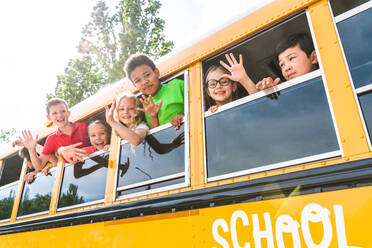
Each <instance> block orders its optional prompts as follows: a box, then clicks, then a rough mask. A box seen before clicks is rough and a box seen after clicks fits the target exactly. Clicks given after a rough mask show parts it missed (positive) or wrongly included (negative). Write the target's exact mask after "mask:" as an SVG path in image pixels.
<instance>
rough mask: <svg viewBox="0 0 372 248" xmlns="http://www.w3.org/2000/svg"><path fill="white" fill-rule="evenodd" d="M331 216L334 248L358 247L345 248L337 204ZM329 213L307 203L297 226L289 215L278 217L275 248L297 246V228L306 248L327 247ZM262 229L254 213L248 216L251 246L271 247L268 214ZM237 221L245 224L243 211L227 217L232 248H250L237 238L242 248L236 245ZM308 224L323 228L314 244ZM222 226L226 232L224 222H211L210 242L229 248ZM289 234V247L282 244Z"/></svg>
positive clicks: (265, 214)
mask: <svg viewBox="0 0 372 248" xmlns="http://www.w3.org/2000/svg"><path fill="white" fill-rule="evenodd" d="M333 209H334V214H335V226H336V232H335V233H336V236H337V237H336V238H337V242H338V248H361V247H356V246H349V245H348V243H347V238H346V228H345V221H344V214H343V208H342V206H341V205H335V206H333ZM330 214H331V213H330V211H329V210H328V209H327V208H323V207H322V206H321V205H319V204H317V203H309V204H307V205H306V206H305V207H304V208H303V210H302V213H301V226H300V224H299V222H298V221H296V220H294V219H293V218H292V217H291V216H289V215H286V214H283V215H280V216H278V218H277V219H276V222H275V237H276V242H277V244H276V245H277V247H278V248H285V247H294V248H300V247H301V239H300V232H299V228H300V227H301V230H302V236H303V239H304V241H305V243H306V246H307V247H309V248H327V247H329V246H330V244H331V242H332V239H333V235H334V232H333V230H332V223H331V219H330V217H329V216H330ZM263 217H264V222H265V228H264V229H263V230H261V229H260V223H259V218H258V214H252V225H253V232H252V236H253V239H254V247H255V248H260V247H261V244H262V242H263V239H265V240H266V242H267V247H269V248H274V247H275V244H274V238H273V230H272V223H271V217H270V214H269V213H264V214H263ZM238 219H240V220H241V222H240V221H239V223H242V225H243V226H248V225H249V220H248V215H247V214H246V213H245V212H244V211H243V210H236V211H235V212H234V213H233V214H232V216H231V218H230V228H231V240H232V243H233V247H234V248H251V244H250V243H249V242H247V241H246V239H247V238H246V237H245V240H244V239H243V237H240V243H243V242H244V241H245V242H244V245H243V247H241V246H240V244H239V235H238V233H237V225H238ZM310 223H321V224H322V225H323V236H322V240H321V241H320V243H318V244H316V243H315V242H314V240H313V237H312V236H311V231H310ZM219 227H222V230H223V232H225V233H227V232H229V226H228V224H227V222H226V221H225V220H224V219H217V220H215V221H214V222H213V227H212V234H213V238H214V240H215V241H216V242H217V243H218V244H220V245H221V246H222V247H223V248H230V246H229V242H228V241H227V240H226V239H224V238H223V237H222V236H221V235H220V234H219V233H218V228H219ZM284 233H286V234H290V235H291V236H292V243H293V245H288V244H285V243H284V239H283V234H284ZM213 248H220V246H218V247H217V246H214V247H213Z"/></svg>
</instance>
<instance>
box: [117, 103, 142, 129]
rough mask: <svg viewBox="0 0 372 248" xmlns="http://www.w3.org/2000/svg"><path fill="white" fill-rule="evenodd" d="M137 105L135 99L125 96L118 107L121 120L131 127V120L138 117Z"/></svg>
mask: <svg viewBox="0 0 372 248" xmlns="http://www.w3.org/2000/svg"><path fill="white" fill-rule="evenodd" d="M136 107H137V106H136V100H135V99H133V98H128V97H123V98H122V99H121V100H120V102H119V104H118V107H117V113H118V118H119V121H120V122H122V123H123V124H124V125H126V126H127V127H129V124H130V122H131V120H132V119H133V118H134V117H136V114H137V110H136Z"/></svg>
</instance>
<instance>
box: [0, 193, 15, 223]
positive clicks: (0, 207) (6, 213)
mask: <svg viewBox="0 0 372 248" xmlns="http://www.w3.org/2000/svg"><path fill="white" fill-rule="evenodd" d="M14 195H15V192H14V191H13V190H11V191H10V192H9V196H8V197H7V198H4V199H1V200H0V220H4V219H8V218H10V215H11V214H12V209H13V202H14Z"/></svg>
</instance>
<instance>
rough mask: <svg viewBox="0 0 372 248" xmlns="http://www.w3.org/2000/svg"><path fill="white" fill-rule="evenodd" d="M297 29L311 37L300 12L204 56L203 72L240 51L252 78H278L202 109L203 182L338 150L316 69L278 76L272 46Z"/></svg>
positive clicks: (307, 25)
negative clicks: (215, 106)
mask: <svg viewBox="0 0 372 248" xmlns="http://www.w3.org/2000/svg"><path fill="white" fill-rule="evenodd" d="M299 32H305V33H307V34H309V36H310V37H311V35H310V34H311V32H310V28H309V24H308V21H307V17H306V14H305V13H304V12H303V13H299V14H297V15H295V16H293V17H291V18H289V19H287V20H285V21H283V22H282V23H280V24H277V25H275V26H273V27H270V28H269V29H268V30H266V31H264V32H262V33H259V34H256V35H253V36H252V37H249V38H248V39H246V40H245V41H243V42H241V43H239V44H236V45H234V46H232V47H230V48H229V49H227V50H226V51H223V52H221V53H219V54H217V55H215V56H212V57H211V58H209V59H206V61H204V63H203V72H204V71H206V70H207V69H208V67H209V66H211V65H212V64H217V63H219V61H220V60H225V58H224V55H225V54H226V53H233V54H235V56H237V55H238V54H242V55H243V58H244V67H245V69H246V71H247V74H248V75H249V76H250V77H251V79H252V80H253V81H254V82H257V81H259V80H261V79H262V78H264V77H268V76H270V77H272V78H276V77H280V78H281V83H280V84H279V85H278V86H276V89H275V90H274V89H269V90H267V91H261V92H258V93H255V94H252V95H249V96H246V97H243V98H240V99H238V100H236V101H233V102H230V103H227V104H225V105H223V106H220V107H219V108H218V110H219V111H218V112H216V113H211V112H206V113H205V141H206V142H205V143H206V149H205V150H206V171H207V181H215V180H220V179H224V178H228V177H236V176H240V175H245V174H249V173H254V172H258V171H264V170H270V169H275V168H280V167H284V166H289V165H293V164H299V163H304V162H309V161H314V160H320V159H324V158H329V157H334V156H340V155H341V151H340V145H339V138H338V136H337V133H336V129H335V126H334V119H333V116H332V113H331V110H330V106H329V99H328V97H327V93H326V87H325V86H324V81H323V77H322V70H321V69H318V70H315V71H312V72H310V73H306V74H304V75H301V76H298V77H295V78H292V79H290V80H289V81H287V82H285V81H284V79H283V77H282V75H281V69H280V68H279V66H278V62H277V58H276V54H275V46H276V44H278V43H279V42H280V41H281V40H283V39H285V38H286V37H288V36H289V35H292V34H295V33H299ZM273 44H274V45H273ZM279 90H280V91H279ZM272 93H276V95H275V96H276V98H277V99H275V98H273V97H272V95H271V94H272ZM279 93H280V95H279ZM265 96H269V97H265ZM205 107H206V110H207V107H208V106H207V105H205Z"/></svg>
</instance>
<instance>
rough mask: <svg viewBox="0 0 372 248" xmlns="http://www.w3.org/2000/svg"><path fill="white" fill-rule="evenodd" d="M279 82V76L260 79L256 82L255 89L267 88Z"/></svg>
mask: <svg viewBox="0 0 372 248" xmlns="http://www.w3.org/2000/svg"><path fill="white" fill-rule="evenodd" d="M279 82H280V78H276V79H275V80H273V79H272V78H271V77H267V78H264V79H262V80H261V81H259V82H258V83H257V84H256V89H257V90H266V89H267V88H270V87H273V86H275V85H277V84H278V83H279Z"/></svg>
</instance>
